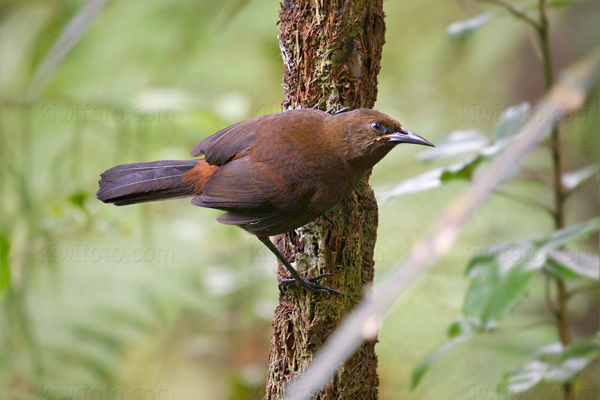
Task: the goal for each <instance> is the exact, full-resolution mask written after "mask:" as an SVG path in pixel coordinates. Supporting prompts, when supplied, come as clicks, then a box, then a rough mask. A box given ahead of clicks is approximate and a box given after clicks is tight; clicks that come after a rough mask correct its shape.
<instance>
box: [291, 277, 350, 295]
mask: <svg viewBox="0 0 600 400" xmlns="http://www.w3.org/2000/svg"><path fill="white" fill-rule="evenodd" d="M331 275H332V274H331V273H325V274H321V275H317V276H313V277H311V278H308V277H306V276H304V275H300V278H301V280H296V279H294V278H288V279H282V280H281V282H280V283H279V290H281V291H283V290H284V289H285V288H287V287H289V286H301V287H303V288H304V289H306V290H308V291H309V292H312V293H325V294H327V295H330V294H332V293H334V294H338V295H340V296H343V295H344V293H342V292H340V291H339V290H335V289H332V288H330V287H329V286H324V285H319V284H318V283H317V282H318V281H319V280H321V279H323V278H326V277H328V276H331Z"/></svg>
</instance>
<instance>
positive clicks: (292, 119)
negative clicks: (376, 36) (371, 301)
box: [96, 108, 433, 293]
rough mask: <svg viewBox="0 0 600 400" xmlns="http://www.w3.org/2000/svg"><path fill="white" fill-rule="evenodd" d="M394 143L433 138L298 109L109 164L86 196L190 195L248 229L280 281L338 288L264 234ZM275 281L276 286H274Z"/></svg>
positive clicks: (340, 193)
mask: <svg viewBox="0 0 600 400" xmlns="http://www.w3.org/2000/svg"><path fill="white" fill-rule="evenodd" d="M400 143H414V144H421V145H426V146H433V144H431V143H430V142H428V141H427V140H425V139H424V138H422V137H420V136H419V135H417V134H415V133H413V132H411V131H409V130H407V129H405V128H404V127H402V125H400V124H399V123H398V122H396V120H394V119H393V118H391V117H389V116H387V115H385V114H383V113H380V112H379V111H375V110H371V109H365V108H362V109H357V110H353V111H348V110H347V109H342V110H340V111H338V112H335V113H328V112H324V111H320V110H316V109H300V110H290V111H284V112H279V113H275V114H270V115H264V116H261V117H256V118H252V119H248V120H245V121H242V122H239V123H237V124H235V125H232V126H230V127H228V128H225V129H223V130H221V131H219V132H217V133H215V134H214V135H212V136H210V137H208V138H207V139H204V140H203V141H201V142H200V143H198V144H197V145H196V146H195V147H194V148H193V149H192V153H191V155H192V157H198V156H202V155H204V158H203V159H200V160H186V161H173V160H168V161H153V162H144V163H136V164H125V165H118V166H116V167H114V168H111V169H109V170H108V171H106V172H104V173H103V174H102V175H101V177H102V179H100V181H99V182H98V183H99V185H100V190H98V193H97V194H96V196H97V197H98V199H100V200H102V201H103V202H105V203H113V204H116V205H117V206H123V205H128V204H135V203H143V202H148V201H158V200H167V199H176V198H181V197H188V196H194V199H193V200H192V204H193V205H195V206H199V207H208V208H216V209H219V210H223V211H226V213H225V214H223V215H221V216H219V217H218V218H217V220H218V221H219V222H221V223H223V224H229V225H237V226H239V227H241V228H243V229H245V230H246V231H248V232H250V233H252V234H254V235H256V236H257V237H258V239H259V240H260V241H261V242H263V243H264V244H265V245H266V246H267V247H268V248H269V250H271V251H272V252H273V254H275V256H276V257H277V258H278V259H279V260H280V261H281V262H282V263H283V265H284V266H285V267H286V268H287V270H288V271H289V272H290V274H291V275H292V278H291V279H286V280H284V281H283V282H282V283H281V285H282V286H287V285H289V284H299V285H300V286H302V287H304V288H306V289H307V290H309V291H311V292H323V293H332V292H333V293H340V292H338V291H337V290H335V289H332V288H329V287H327V286H323V285H320V284H318V283H317V282H318V281H319V280H320V279H321V278H324V277H325V276H328V275H329V274H322V275H319V276H315V277H312V278H307V277H305V276H303V275H301V274H299V273H298V272H297V271H296V270H295V269H294V268H293V267H292V266H291V265H290V263H289V262H288V261H287V260H286V259H285V258H284V257H283V255H281V253H280V252H279V251H278V250H277V248H276V247H275V246H274V245H273V243H272V242H271V240H270V239H269V236H274V235H279V234H282V233H286V232H289V231H292V230H294V229H296V228H299V227H301V226H303V225H305V224H307V223H309V222H311V221H313V220H314V219H316V218H317V217H319V216H320V215H322V214H324V213H325V212H326V211H327V210H329V209H331V208H332V207H333V206H335V205H336V204H337V203H339V202H340V201H341V200H342V199H343V198H344V197H345V196H347V195H348V194H349V193H350V192H351V191H352V190H353V189H354V188H355V187H356V186H357V184H358V182H359V181H360V179H361V178H362V177H363V176H364V175H365V173H366V172H367V171H368V170H369V169H371V168H372V167H373V166H374V165H375V164H377V162H379V160H381V159H382V158H383V157H384V156H385V155H386V154H387V153H388V152H389V151H390V150H392V149H393V148H394V147H395V146H396V145H397V144H400ZM282 286H280V287H282Z"/></svg>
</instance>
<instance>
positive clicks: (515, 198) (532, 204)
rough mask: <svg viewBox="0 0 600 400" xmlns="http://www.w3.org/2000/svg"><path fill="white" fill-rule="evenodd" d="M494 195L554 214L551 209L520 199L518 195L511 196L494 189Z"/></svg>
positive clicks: (529, 200) (503, 191)
mask: <svg viewBox="0 0 600 400" xmlns="http://www.w3.org/2000/svg"><path fill="white" fill-rule="evenodd" d="M494 193H495V194H497V195H500V196H502V197H504V198H506V199H508V200H512V201H516V202H518V203H521V204H526V205H529V206H532V207H536V208H541V209H542V210H544V211H547V212H549V213H550V214H554V210H553V209H551V208H550V207H548V206H546V205H545V204H542V203H538V202H537V201H535V200H531V199H528V198H526V197H522V196H519V195H516V194H512V193H509V192H507V191H505V190H502V189H496V190H494Z"/></svg>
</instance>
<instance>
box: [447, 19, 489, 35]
mask: <svg viewBox="0 0 600 400" xmlns="http://www.w3.org/2000/svg"><path fill="white" fill-rule="evenodd" d="M492 18H494V14H492V13H485V14H481V15H478V16H476V17H473V18H471V19H467V20H465V21H459V22H454V23H452V24H450V25H449V26H448V28H447V29H446V33H447V34H448V36H449V37H450V38H452V39H456V40H460V41H463V40H466V39H468V38H470V37H471V36H472V35H473V34H474V33H475V32H476V31H477V30H478V29H479V28H481V27H482V26H483V25H485V24H486V23H488V22H489V21H490V20H491V19H492Z"/></svg>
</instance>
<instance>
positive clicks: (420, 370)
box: [411, 335, 471, 389]
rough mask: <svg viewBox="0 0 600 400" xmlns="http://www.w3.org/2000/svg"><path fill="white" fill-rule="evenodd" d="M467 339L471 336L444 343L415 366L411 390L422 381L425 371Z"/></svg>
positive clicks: (459, 337) (458, 337)
mask: <svg viewBox="0 0 600 400" xmlns="http://www.w3.org/2000/svg"><path fill="white" fill-rule="evenodd" d="M469 338H471V335H463V336H457V337H455V338H454V339H452V340H451V341H449V342H448V343H446V344H445V345H443V346H442V347H440V348H439V349H437V350H436V351H435V352H433V353H432V354H431V355H430V356H429V357H427V358H426V359H425V360H424V361H423V362H421V363H420V364H419V365H418V366H417V368H415V369H414V370H413V373H412V378H411V389H415V388H416V387H417V386H418V385H419V383H420V382H421V380H422V379H423V376H425V373H426V372H427V370H428V369H429V367H430V366H431V365H432V364H433V363H435V362H436V361H437V360H439V359H440V358H441V357H442V356H443V355H445V354H446V353H448V352H449V351H450V350H452V349H453V348H455V347H456V346H457V345H459V344H461V343H462V342H464V341H466V340H467V339H469Z"/></svg>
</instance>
